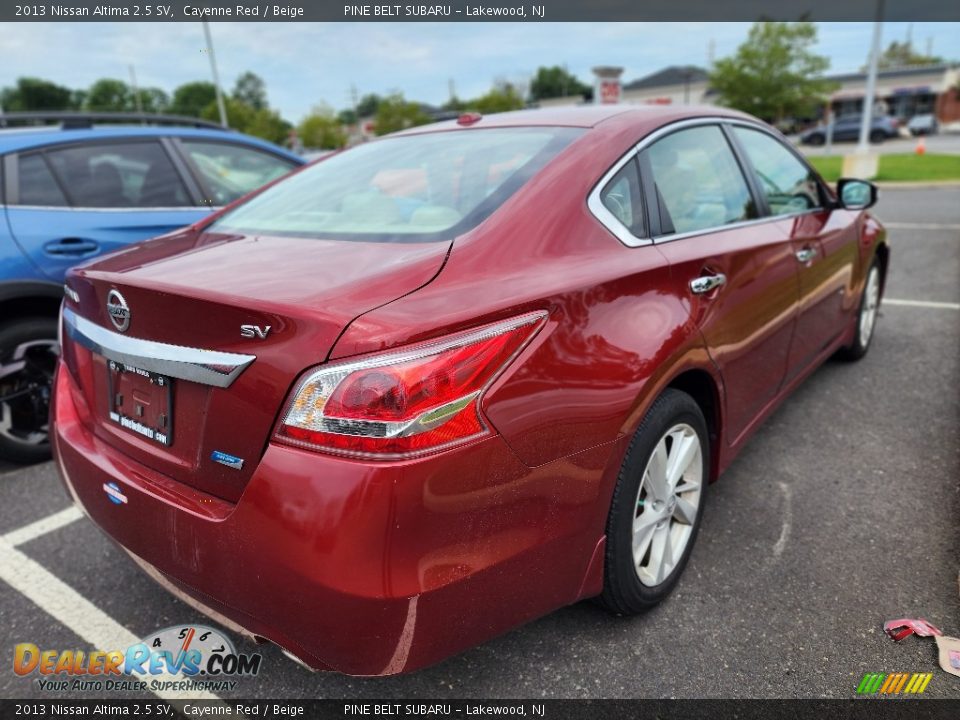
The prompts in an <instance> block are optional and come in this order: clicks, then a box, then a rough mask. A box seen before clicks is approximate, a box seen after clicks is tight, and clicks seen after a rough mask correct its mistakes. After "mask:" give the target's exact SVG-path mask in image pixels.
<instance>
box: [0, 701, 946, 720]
mask: <svg viewBox="0 0 960 720" xmlns="http://www.w3.org/2000/svg"><path fill="white" fill-rule="evenodd" d="M958 713H960V700H934V699H929V700H923V699H916V700H907V699H895V698H890V699H882V700H877V699H866V698H862V699H859V698H858V699H850V700H444V699H428V700H369V699H364V700H236V699H232V700H215V701H211V700H172V701H163V700H153V701H151V700H102V701H94V700H57V701H50V700H0V718H3V720H7V718H11V719H12V718H76V717H120V716H131V715H134V716H137V717H151V718H184V717H186V718H221V717H229V718H269V719H270V720H278V719H283V720H289V719H290V718H309V719H310V720H314V719H317V720H411V719H412V718H427V719H428V720H441V719H443V718H457V719H461V718H462V719H463V720H490V719H491V718H509V719H513V718H525V719H526V720H538V719H540V718H543V719H544V720H596V719H597V718H617V719H620V718H624V719H626V718H629V719H630V720H699V719H703V720H708V719H709V720H712V719H713V718H737V720H770V719H771V718H781V717H789V718H790V719H791V720H807V719H808V718H809V719H810V720H813V719H816V720H832V719H834V718H837V719H839V718H843V719H844V720H886V719H887V718H890V719H891V720H893V719H894V718H895V719H897V720H901V719H903V718H910V719H911V720H956V718H957V717H958Z"/></svg>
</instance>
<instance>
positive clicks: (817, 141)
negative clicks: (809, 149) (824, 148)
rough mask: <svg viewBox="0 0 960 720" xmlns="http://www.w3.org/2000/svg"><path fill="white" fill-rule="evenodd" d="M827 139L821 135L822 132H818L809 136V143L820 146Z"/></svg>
mask: <svg viewBox="0 0 960 720" xmlns="http://www.w3.org/2000/svg"><path fill="white" fill-rule="evenodd" d="M826 141H827V138H826V137H824V136H823V135H821V134H820V133H816V134H815V135H811V136H810V137H808V138H807V144H808V145H813V146H814V147H820V146H821V145H823V144H824V143H825V142H826Z"/></svg>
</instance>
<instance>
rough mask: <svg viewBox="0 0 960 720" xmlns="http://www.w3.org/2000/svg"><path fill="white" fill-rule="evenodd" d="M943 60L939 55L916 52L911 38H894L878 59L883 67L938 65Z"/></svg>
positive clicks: (863, 68) (862, 69)
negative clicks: (900, 40) (901, 39)
mask: <svg viewBox="0 0 960 720" xmlns="http://www.w3.org/2000/svg"><path fill="white" fill-rule="evenodd" d="M942 62H943V58H942V57H939V56H937V55H924V54H922V53H918V52H915V51H914V49H913V44H912V43H911V42H910V41H909V40H907V41H905V42H897V41H896V40H894V41H893V42H892V43H890V44H889V45H887V49H886V50H884V51H883V52H882V53H880V57H879V58H878V59H877V67H878V68H881V69H883V68H895V67H910V66H912V65H936V64H938V63H942ZM860 70H861V71H862V72H866V70H867V68H866V66H864V67H862V68H860Z"/></svg>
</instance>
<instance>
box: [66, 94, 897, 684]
mask: <svg viewBox="0 0 960 720" xmlns="http://www.w3.org/2000/svg"><path fill="white" fill-rule="evenodd" d="M875 200H876V188H875V187H874V186H872V185H871V184H870V183H868V182H865V181H862V180H841V181H840V182H839V183H838V186H837V189H836V190H834V189H832V188H830V187H828V186H827V185H826V184H825V183H824V182H823V181H822V180H821V178H820V177H819V175H818V174H817V173H816V172H815V171H814V170H813V169H812V168H811V167H810V165H809V164H808V163H807V161H806V160H805V159H804V158H803V156H802V155H801V154H800V153H798V152H797V151H796V149H795V148H793V147H792V146H791V145H790V143H789V142H788V141H787V140H786V138H784V137H783V135H781V134H780V133H778V132H776V131H775V130H773V129H772V128H770V126H768V125H766V124H764V123H762V122H760V121H758V120H756V119H754V118H752V117H750V116H748V115H744V114H742V113H738V112H734V111H731V110H723V109H720V108H710V107H704V108H696V107H692V106H683V105H677V106H645V107H631V106H628V105H610V106H591V107H583V108H568V109H556V110H535V111H526V112H516V113H500V114H497V115H493V116H491V117H481V116H479V115H478V114H476V113H468V114H466V115H464V116H463V117H461V118H460V119H459V120H456V121H451V122H447V123H442V124H438V125H435V126H426V127H421V128H415V129H411V130H408V131H405V132H403V133H400V134H398V135H395V136H389V137H385V138H381V139H379V140H376V141H373V142H369V143H366V144H364V145H360V146H357V147H355V148H352V149H349V150H345V151H344V152H342V153H339V154H337V155H334V156H332V157H330V158H328V159H326V160H324V161H322V162H319V163H316V164H314V165H312V166H310V167H308V168H306V169H304V170H303V171H302V172H299V173H296V174H294V175H291V176H290V177H287V178H285V179H283V180H281V181H280V182H278V183H276V184H274V185H272V186H271V187H269V188H268V189H266V190H264V191H263V192H261V193H259V194H257V195H255V196H253V197H251V198H249V199H247V200H245V201H243V202H241V203H238V204H237V205H236V206H235V207H233V208H231V209H230V210H228V211H226V212H224V213H223V214H221V215H219V216H218V217H216V218H214V219H212V220H211V221H209V222H203V223H198V224H196V225H193V226H191V227H189V228H186V229H184V230H181V231H180V232H177V233H174V234H172V235H169V236H167V237H165V238H163V239H161V240H157V241H148V242H146V243H141V244H140V245H138V246H136V252H130V253H124V254H115V255H112V256H110V257H107V258H103V259H101V260H99V261H97V262H94V263H91V264H88V265H85V266H82V267H79V268H74V269H73V270H72V271H70V273H69V274H68V277H67V280H66V282H67V288H68V289H67V299H66V300H65V301H64V305H63V326H62V332H63V353H62V355H61V357H60V360H59V362H58V369H57V374H56V380H55V383H54V400H53V413H52V423H53V426H52V427H53V447H54V455H55V457H56V458H57V461H58V468H59V470H60V472H61V477H62V478H63V481H64V483H65V485H66V487H67V489H68V491H69V493H70V495H71V497H72V498H73V499H74V501H75V502H76V503H78V504H79V505H80V506H81V507H82V508H83V509H84V511H85V513H86V514H87V515H88V516H89V517H90V518H91V519H92V520H93V521H94V522H95V523H96V524H97V525H98V526H99V527H100V528H101V529H102V530H103V531H104V532H106V533H107V534H108V535H109V536H111V537H112V538H113V539H114V540H115V541H116V542H117V543H119V544H120V545H121V546H123V547H124V548H126V549H127V551H128V552H129V553H130V554H131V555H132V556H133V557H134V558H135V559H136V561H137V562H138V563H139V564H140V565H141V566H142V567H143V568H144V569H146V570H147V572H148V573H149V574H150V575H151V577H153V578H155V579H157V580H158V581H160V582H161V584H163V585H164V586H165V587H167V588H168V589H170V590H172V591H173V592H175V593H177V594H178V595H179V596H181V597H182V598H184V599H186V600H187V601H188V602H192V603H194V604H196V605H197V606H198V607H200V608H201V609H204V610H205V611H206V612H208V613H211V612H212V613H214V614H217V615H218V616H225V617H226V618H228V619H229V620H230V621H231V622H233V623H236V624H238V625H240V626H242V627H244V628H245V629H246V630H247V631H248V632H249V633H250V634H251V635H255V636H259V637H262V638H266V639H268V640H270V641H272V642H274V643H276V644H277V645H279V646H281V647H282V648H284V649H285V650H286V651H287V652H288V653H289V654H291V655H293V656H294V657H296V658H298V659H299V660H300V661H302V662H303V663H305V664H307V665H309V666H311V667H313V668H317V669H335V670H339V671H341V672H345V673H351V674H356V675H389V674H394V673H400V672H407V671H410V670H414V669H416V668H419V667H423V666H424V665H428V664H430V663H435V662H438V661H439V660H441V659H443V658H444V657H447V656H449V655H451V654H452V653H455V652H458V651H460V650H463V649H464V648H466V647H468V646H470V645H473V644H475V643H478V642H482V641H484V640H486V639H488V638H490V637H493V636H495V635H497V634H500V633H502V632H505V631H506V630H508V629H509V628H511V627H513V626H515V625H517V624H519V623H522V622H526V621H529V620H531V619H533V618H535V617H538V616H540V615H543V614H545V613H548V612H550V611H552V610H554V609H555V608H558V607H560V606H563V605H566V604H569V603H573V602H576V601H578V600H580V599H583V598H589V597H599V598H600V601H601V602H602V604H603V605H604V606H605V607H606V608H607V609H608V610H610V611H611V612H613V613H617V614H621V615H629V614H633V613H638V612H641V611H643V610H645V609H647V608H649V607H651V606H652V605H654V604H655V603H657V602H659V601H660V600H662V599H663V598H664V597H665V596H666V595H667V594H668V593H669V592H670V591H671V589H672V588H673V587H674V586H675V585H676V583H677V580H678V578H679V577H680V575H681V573H682V572H683V569H684V566H685V565H686V563H687V559H688V558H689V556H690V552H691V549H692V548H693V545H694V539H695V538H696V535H697V530H698V528H699V527H700V522H701V517H702V515H703V509H704V505H705V500H706V496H707V493H708V492H709V491H708V485H709V483H710V482H711V481H713V480H715V479H717V477H718V476H719V475H720V473H721V472H722V471H723V470H724V469H725V468H726V467H728V466H729V465H730V463H731V462H732V461H733V459H734V457H735V456H736V455H737V453H738V452H739V451H740V450H741V449H742V448H743V447H744V446H745V444H746V442H747V440H748V439H749V437H750V436H751V435H752V433H753V432H754V431H755V430H756V429H757V428H758V427H759V426H760V424H761V423H762V421H763V420H764V419H765V418H767V417H769V416H770V414H771V413H772V412H774V410H775V409H776V408H777V406H778V405H779V404H780V403H781V402H782V401H783V400H784V399H785V398H786V397H787V396H788V395H789V394H790V393H791V392H792V391H793V390H794V389H795V388H796V387H797V386H798V385H799V384H800V383H801V382H802V381H803V379H804V378H805V377H807V376H808V375H810V373H812V372H813V371H814V370H815V369H816V368H817V367H818V366H819V365H820V364H821V363H823V362H824V361H825V360H826V359H827V358H828V357H830V356H832V355H834V354H835V353H837V352H840V353H843V354H844V355H845V356H846V357H847V358H849V359H853V360H855V359H858V358H861V357H863V356H864V355H865V354H866V353H867V350H868V348H869V347H870V343H871V339H872V338H873V336H874V325H875V322H876V319H877V315H878V312H877V310H878V305H879V302H880V297H881V293H882V289H883V283H884V277H885V273H886V270H887V266H888V262H889V253H888V250H887V245H886V233H885V231H884V230H883V228H882V226H881V225H880V224H879V223H878V222H877V221H876V220H875V219H874V218H873V217H872V216H871V215H870V214H869V213H868V212H867V211H866V209H867V208H868V207H870V206H871V205H872V204H873V203H874V202H875ZM834 401H835V402H836V401H837V400H834ZM764 480H765V479H764V478H758V487H757V491H758V492H761V491H762V487H761V486H762V485H763V481H764ZM743 520H744V522H749V521H750V520H749V518H746V517H745V518H743ZM171 528H174V529H175V532H176V537H175V538H174V539H173V540H174V541H171V542H158V540H157V538H164V537H167V536H169V534H170V532H171Z"/></svg>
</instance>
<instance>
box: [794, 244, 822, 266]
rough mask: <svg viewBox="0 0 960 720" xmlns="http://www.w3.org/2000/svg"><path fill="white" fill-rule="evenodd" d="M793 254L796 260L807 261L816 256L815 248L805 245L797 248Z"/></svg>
mask: <svg viewBox="0 0 960 720" xmlns="http://www.w3.org/2000/svg"><path fill="white" fill-rule="evenodd" d="M795 254H796V256H797V261H798V262H802V263H808V262H810V261H811V260H813V259H814V258H815V257H816V256H817V251H816V248H812V247H805V248H803V249H802V250H797V252H796V253H795Z"/></svg>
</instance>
